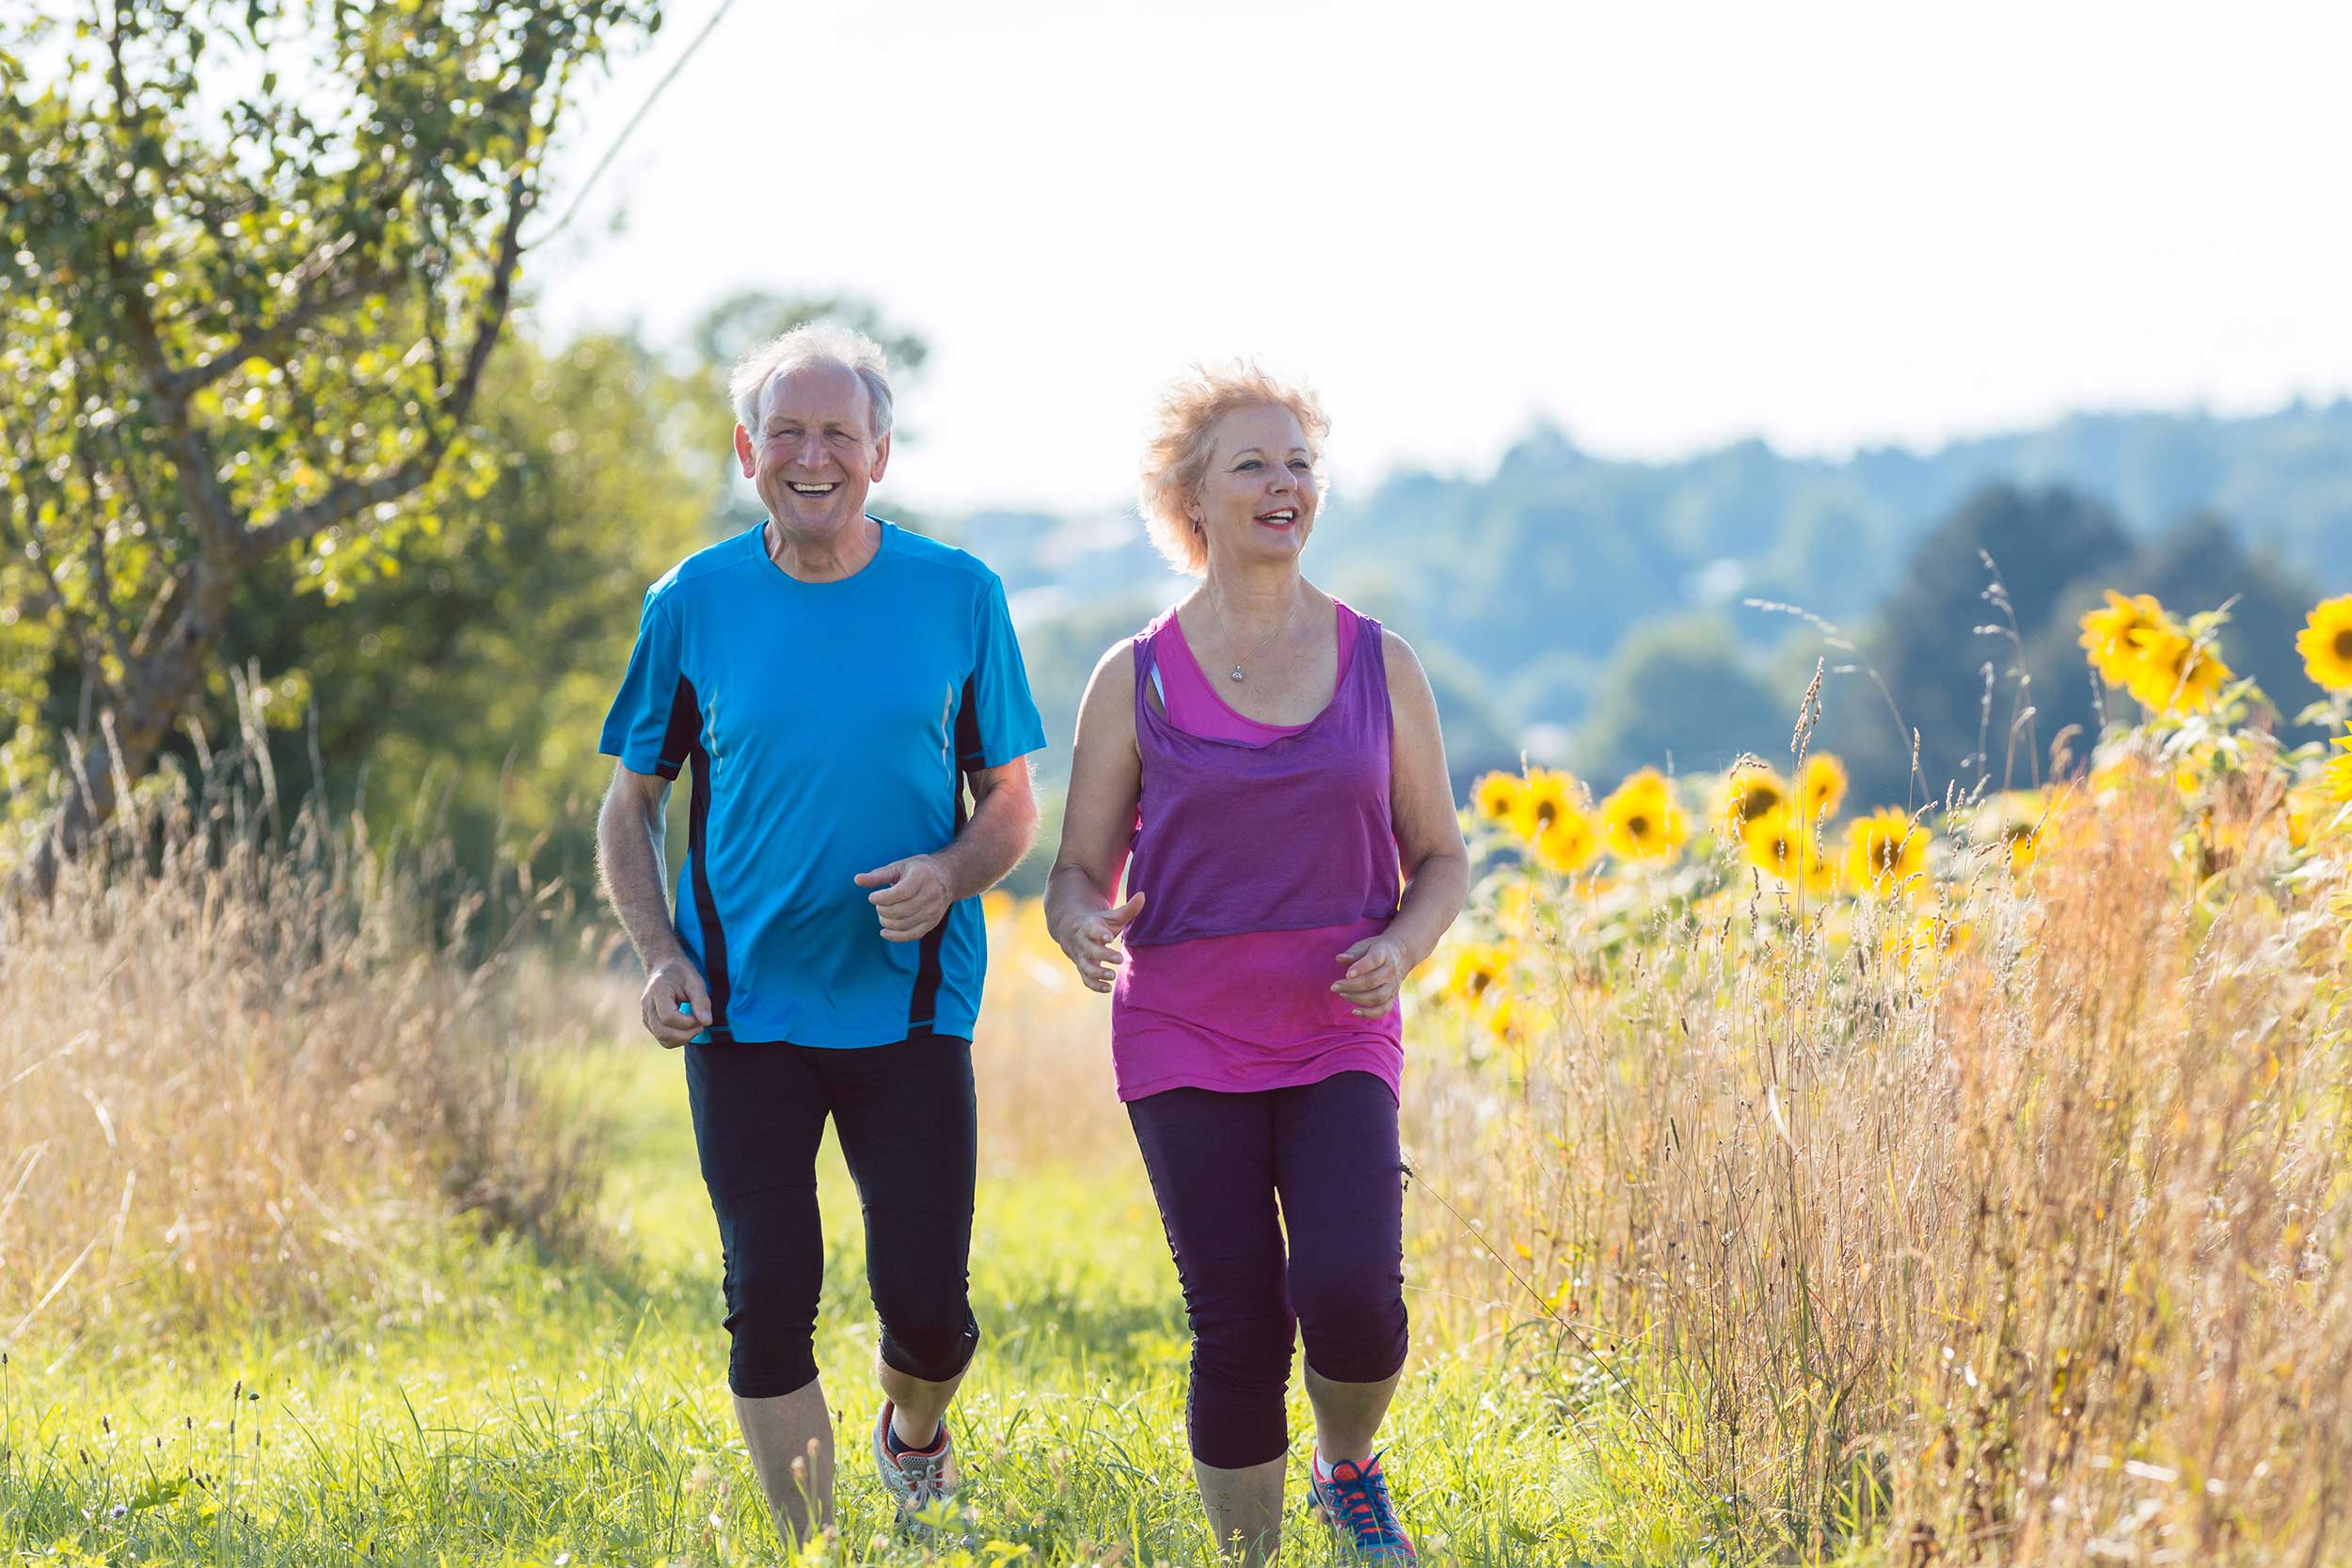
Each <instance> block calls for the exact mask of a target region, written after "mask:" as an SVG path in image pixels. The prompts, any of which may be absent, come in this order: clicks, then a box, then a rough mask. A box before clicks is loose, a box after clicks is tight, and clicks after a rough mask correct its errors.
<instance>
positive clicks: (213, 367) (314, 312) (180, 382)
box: [166, 234, 397, 401]
mask: <svg viewBox="0 0 2352 1568" xmlns="http://www.w3.org/2000/svg"><path fill="white" fill-rule="evenodd" d="M357 244H358V235H356V234H345V235H343V236H342V237H341V238H340V239H337V240H335V241H333V242H332V243H330V244H328V245H322V246H321V247H320V248H319V249H318V250H317V251H316V252H315V253H313V254H312V255H311V257H310V260H308V261H304V262H303V263H302V265H301V266H299V267H297V268H295V269H294V272H293V273H292V274H290V275H289V276H288V277H287V279H286V282H287V289H288V293H291V294H293V295H294V303H293V304H292V305H290V306H289V307H288V308H287V309H286V311H285V313H284V314H283V315H281V316H279V317H278V319H277V320H276V321H274V322H272V323H270V324H269V325H267V326H257V327H254V328H253V329H251V330H250V331H248V332H246V333H245V334H243V335H242V336H240V337H239V338H238V339H237V341H235V342H233V343H230V345H229V346H228V347H227V348H225V349H222V350H220V351H219V352H218V353H216V354H214V355H212V356H209V357H207V358H205V359H202V360H199V361H198V362H197V363H196V364H193V365H190V366H188V367H187V368H186V369H184V370H178V371H167V372H166V384H167V387H168V388H169V392H170V395H172V396H175V397H178V398H180V399H181V400H183V401H185V400H186V399H187V398H189V397H191V396H193V395H195V394H196V393H198V392H200V391H202V390H203V389H204V388H207V387H209V386H211V385H212V384H213V383H214V382H215V381H218V380H219V379H220V378H221V377H222V376H225V375H227V374H228V373H229V372H231V371H233V370H235V369H236V368H237V367H238V366H239V365H242V364H244V363H245V362H246V360H248V359H264V360H267V361H269V362H270V363H272V364H276V363H278V362H279V361H280V360H282V359H283V358H284V357H285V355H286V351H287V350H288V349H289V348H290V347H292V346H293V343H294V336H295V334H297V333H299V332H300V331H301V330H302V329H303V328H304V327H306V326H309V325H310V324H311V323H312V322H315V321H317V320H318V319H319V318H320V317H321V316H323V315H326V313H327V312H328V311H330V310H334V309H339V308H341V307H342V306H345V305H349V304H350V303H352V301H354V300H357V299H363V298H365V297H366V296H367V295H369V294H371V293H375V292H376V291H377V290H379V289H381V288H383V287H384V286H385V285H387V284H388V283H390V282H392V281H393V280H394V279H395V278H396V277H397V274H394V273H391V272H389V271H386V270H385V269H383V268H381V267H362V268H360V269H359V270H358V271H356V272H351V273H345V274H342V275H341V276H339V277H338V276H330V275H331V274H332V272H333V269H334V265H335V263H336V262H337V261H340V260H341V259H342V257H343V256H345V255H347V254H348V253H349V252H350V250H351V247H352V246H353V245H357ZM322 278H326V285H325V286H324V287H323V288H320V289H318V290H316V291H315V292H310V286H311V285H312V284H314V283H317V282H319V281H320V279H322Z"/></svg>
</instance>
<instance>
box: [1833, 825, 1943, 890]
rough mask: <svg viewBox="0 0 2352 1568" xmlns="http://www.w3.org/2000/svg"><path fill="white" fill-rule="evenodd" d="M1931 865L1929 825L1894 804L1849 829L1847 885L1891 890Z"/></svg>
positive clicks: (1855, 888)
mask: <svg viewBox="0 0 2352 1568" xmlns="http://www.w3.org/2000/svg"><path fill="white" fill-rule="evenodd" d="M1927 868H1928V831H1927V829H1925V828H1923V827H1920V826H1919V825H1918V824H1917V823H1915V822H1914V821H1912V819H1911V818H1910V817H1908V816H1904V815H1903V813H1902V812H1900V811H1899V810H1897V809H1896V808H1895V807H1893V806H1883V807H1881V808H1880V809H1879V810H1877V811H1874V812H1872V813H1871V814H1870V815H1869V816H1866V817H1863V818H1862V819H1861V820H1860V821H1858V822H1856V823H1854V824H1853V826H1852V827H1851V828H1849V829H1847V830H1846V885H1847V886H1849V887H1851V888H1852V889H1854V890H1855V891H1856V892H1859V893H1875V894H1880V895H1885V894H1890V893H1893V892H1895V891H1896V890H1897V889H1898V888H1899V887H1901V886H1903V885H1904V884H1905V883H1907V882H1909V881H1910V880H1911V879H1913V878H1915V877H1917V876H1918V875H1919V874H1920V873H1922V872H1924V871H1925V870H1927Z"/></svg>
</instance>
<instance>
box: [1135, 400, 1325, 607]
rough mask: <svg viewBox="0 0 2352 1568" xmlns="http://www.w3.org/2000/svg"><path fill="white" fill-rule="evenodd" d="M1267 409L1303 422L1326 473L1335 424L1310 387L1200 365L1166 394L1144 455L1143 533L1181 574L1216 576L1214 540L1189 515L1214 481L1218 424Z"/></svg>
mask: <svg viewBox="0 0 2352 1568" xmlns="http://www.w3.org/2000/svg"><path fill="white" fill-rule="evenodd" d="M1267 405H1271V406H1273V407H1276V408H1282V409H1287V410H1288V411H1289V412H1290V415H1291V417H1292V418H1293V419H1295V420H1297V421H1298V428H1299V429H1300V430H1302V431H1304V432H1306V435H1307V456H1308V459H1309V461H1311V462H1312V463H1313V464H1314V465H1315V467H1317V468H1318V469H1320V468H1321V467H1323V441H1324V437H1326V436H1328V435H1330V434H1331V417H1330V416H1329V415H1327V414H1326V413H1325V412H1324V411H1323V404H1321V403H1320V402H1318V401H1316V398H1315V395H1314V393H1313V392H1311V391H1310V390H1309V389H1308V388H1305V387H1302V386H1298V385H1296V384H1295V383H1292V382H1288V381H1284V380H1282V379H1281V378H1280V377H1279V376H1275V375H1270V374H1268V373H1267V372H1264V371H1262V370H1260V369H1259V368H1258V367H1257V366H1256V365H1254V364H1250V363H1248V362H1247V361H1235V362H1234V363H1232V364H1230V365H1224V366H1209V365H1195V366H1193V367H1192V368H1191V369H1190V370H1187V371H1186V372H1184V374H1182V375H1180V376H1178V377H1177V378H1176V379H1175V380H1174V381H1172V382H1170V383H1168V390H1167V391H1165V392H1163V393H1161V394H1160V405H1159V410H1158V413H1157V415H1156V416H1155V418H1154V419H1153V420H1152V438H1151V439H1150V440H1149V441H1148V442H1146V443H1145V445H1144V449H1143V485H1142V500H1141V505H1142V510H1143V526H1144V529H1145V530H1146V531H1148V532H1149V533H1150V534H1151V536H1152V544H1153V545H1154V546H1157V547H1158V549H1159V552H1160V553H1161V554H1162V555H1164V556H1166V557H1168V563H1169V564H1170V565H1172V566H1174V567H1175V568H1176V569H1177V570H1178V571H1180V572H1184V573H1186V574H1188V575H1190V576H1192V577H1196V578H1197V577H1199V576H1200V574H1201V573H1202V572H1204V571H1206V570H1207V569H1208V565H1209V542H1208V539H1207V537H1206V536H1205V535H1203V534H1202V533H1201V531H1200V529H1199V528H1197V527H1196V526H1194V524H1193V520H1192V518H1191V516H1190V515H1189V514H1188V513H1187V511H1186V508H1188V507H1189V506H1191V504H1192V502H1193V499H1194V498H1195V497H1197V496H1199V495H1200V485H1201V482H1202V481H1204V480H1205V479H1207V478H1208V476H1209V458H1210V455H1211V452H1210V437H1211V436H1212V435H1213V434H1214V433H1215V432H1216V421H1217V420H1221V419H1223V418H1224V417H1225V416H1226V415H1228V414H1230V413H1232V412H1233V410H1235V409H1237V408H1257V407H1262V406H1267Z"/></svg>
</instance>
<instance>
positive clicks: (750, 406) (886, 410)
mask: <svg viewBox="0 0 2352 1568" xmlns="http://www.w3.org/2000/svg"><path fill="white" fill-rule="evenodd" d="M803 365H839V366H840V367H841V368H842V369H843V370H847V371H854V372H857V378H858V379H859V380H860V381H863V382H865V383H866V402H867V403H868V404H870V405H871V408H872V422H873V426H874V439H875V440H877V441H880V440H881V439H882V437H883V436H887V435H889V434H890V356H888V355H886V354H884V353H883V352H882V344H880V343H878V342H876V341H874V340H873V339H871V338H869V337H867V336H866V334H865V333H863V332H860V331H859V330H857V328H855V327H853V326H844V325H841V324H840V323H839V322H823V321H820V322H810V323H809V324H808V325H805V326H796V327H794V328H793V329H792V330H791V331H789V332H787V333H785V334H784V335H783V336H782V337H779V338H775V339H772V340H771V341H768V342H766V343H763V344H761V345H760V346H759V347H758V348H755V349H754V350H753V351H752V352H751V353H749V354H747V355H745V356H743V358H742V360H741V362H740V363H739V364H738V365H737V366H736V367H735V373H734V374H733V375H732V376H730V377H728V378H727V394H728V395H729V396H730V397H732V398H734V399H735V418H736V422H737V423H739V424H740V425H741V426H742V427H743V428H744V429H746V430H749V431H753V432H755V433H756V432H757V430H758V428H759V400H760V397H761V395H762V394H763V393H765V392H766V391H767V390H768V383H770V382H771V381H773V380H774V379H775V378H776V377H777V376H779V375H782V374H784V373H786V372H788V371H797V370H799V369H800V368H801V367H802V366H803Z"/></svg>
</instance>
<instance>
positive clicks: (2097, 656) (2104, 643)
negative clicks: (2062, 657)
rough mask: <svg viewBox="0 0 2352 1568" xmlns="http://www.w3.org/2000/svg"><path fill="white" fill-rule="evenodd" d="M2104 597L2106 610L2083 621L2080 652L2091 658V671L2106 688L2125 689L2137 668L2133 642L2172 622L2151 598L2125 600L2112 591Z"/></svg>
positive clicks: (2137, 652)
mask: <svg viewBox="0 0 2352 1568" xmlns="http://www.w3.org/2000/svg"><path fill="white" fill-rule="evenodd" d="M2106 594H2107V607H2106V609H2105V610H2092V611H2091V612H2090V614H2088V615H2085V616H2084V617H2083V618H2082V621H2081V623H2080V624H2081V626H2082V628H2083V635H2082V639H2081V641H2082V648H2083V651H2084V652H2085V653H2087V654H2089V655H2090V664H2091V668H2093V669H2095V670H2097V671H2098V672H2099V674H2100V677H2101V678H2102V679H2104V680H2105V681H2106V683H2107V684H2108V685H2109V686H2128V685H2130V684H2131V679H2132V672H2133V671H2134V670H2135V669H2137V667H2138V664H2139V647H2138V644H2137V642H2135V641H2133V638H2134V637H2135V636H2136V635H2137V633H2139V632H2142V631H2153V630H2160V629H2163V628H2165V627H2168V626H2170V625H2171V622H2170V620H2169V618H2168V617H2167V616H2166V615H2165V613H2164V606H2162V605H2160V604H2158V603H2156V601H2155V597H2154V595H2153V594H2133V595H2132V596H2131V597H2130V598H2128V599H2127V598H2125V597H2124V596H2123V595H2122V594H2118V593H2117V592H2116V591H2115V590H2114V589H2112V588H2110V589H2108V590H2107V591H2106Z"/></svg>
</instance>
